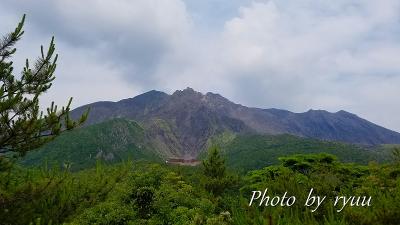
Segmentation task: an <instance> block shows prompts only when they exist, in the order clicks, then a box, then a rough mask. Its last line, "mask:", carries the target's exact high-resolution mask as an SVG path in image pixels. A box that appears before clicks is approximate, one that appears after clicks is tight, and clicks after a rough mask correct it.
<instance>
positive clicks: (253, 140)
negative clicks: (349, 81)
mask: <svg viewBox="0 0 400 225" xmlns="http://www.w3.org/2000/svg"><path fill="white" fill-rule="evenodd" d="M223 149H224V152H225V154H226V158H227V165H228V166H229V167H231V168H235V169H237V170H242V171H249V170H252V169H260V168H263V167H265V166H269V165H273V164H276V163H278V158H279V157H282V156H288V155H292V154H309V153H321V152H325V153H329V154H333V155H335V156H337V157H338V158H339V159H340V160H341V161H343V162H354V163H360V164H367V163H369V162H370V161H378V162H381V161H384V159H385V157H383V156H381V154H380V151H377V150H376V149H365V148H362V147H359V146H356V145H352V144H345V143H340V142H329V141H320V140H317V139H310V138H301V137H296V136H292V135H276V136H262V135H244V136H237V137H236V138H235V139H233V140H232V141H231V142H229V144H227V145H225V146H224V148H223Z"/></svg>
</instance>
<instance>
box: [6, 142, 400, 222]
mask: <svg viewBox="0 0 400 225" xmlns="http://www.w3.org/2000/svg"><path fill="white" fill-rule="evenodd" d="M213 152H214V153H213ZM215 152H217V153H215ZM209 157H210V158H213V159H212V160H209V161H207V162H208V163H206V165H207V166H208V167H209V168H210V169H207V171H208V172H207V173H205V171H206V170H205V168H196V167H194V168H193V167H179V166H167V165H160V164H153V163H148V162H127V163H122V164H114V165H106V166H104V165H102V164H101V163H98V164H97V166H96V167H94V168H91V169H86V170H83V171H80V172H77V173H71V172H69V171H67V170H59V169H57V168H58V167H54V166H53V167H50V166H47V165H43V166H42V167H40V168H31V169H26V168H21V167H14V168H13V169H12V170H10V171H7V172H1V173H0V202H1V203H2V204H0V221H2V224H5V225H7V224H29V223H31V222H32V223H33V224H49V223H50V222H51V223H52V224H193V225H194V224H198V225H200V224H204V225H206V224H238V225H239V224H260V225H262V224H283V225H286V224H290V225H292V224H295V225H296V224H298V225H300V224H311V225H314V224H315V225H318V224H326V225H335V224H340V225H358V224H362V225H395V224H398V221H399V219H400V214H399V212H400V168H399V167H398V165H397V164H394V163H392V164H377V163H370V164H369V165H357V164H348V163H341V162H340V161H338V159H337V158H336V157H335V156H333V155H329V154H325V153H321V154H299V155H290V156H286V157H280V158H279V162H280V163H279V164H275V165H272V166H268V167H265V168H263V169H260V170H253V171H250V172H249V173H248V174H247V175H245V176H240V177H239V178H235V176H233V175H232V174H230V173H229V172H228V171H227V170H225V169H223V167H224V166H223V163H221V162H223V159H222V158H221V155H219V153H218V149H217V148H215V149H213V150H210V155H209ZM211 162H218V163H211ZM211 165H218V166H211ZM213 167H216V168H213ZM211 168H213V169H211ZM201 171H202V172H201ZM236 176H237V175H236ZM216 177H218V178H219V179H221V180H223V179H224V177H229V178H227V180H229V179H231V180H236V182H234V184H232V183H230V184H229V185H228V186H224V190H223V191H222V192H219V193H218V195H215V193H214V192H213V189H209V188H208V187H207V186H205V185H204V184H205V183H206V182H207V181H209V180H213V178H216ZM265 188H268V194H269V195H270V196H274V195H280V196H281V195H282V194H283V192H285V191H287V192H288V195H294V196H296V198H297V201H296V202H298V204H295V205H293V206H291V207H290V208H288V207H281V206H276V207H264V206H257V205H253V206H251V207H250V206H248V203H249V199H250V197H251V193H252V191H254V190H264V189H265ZM311 188H313V189H314V191H315V193H316V194H318V195H321V196H322V195H326V196H327V200H326V201H327V202H326V203H325V204H323V205H322V206H321V207H320V208H319V209H318V210H317V211H316V212H313V213H312V212H311V211H310V209H306V208H305V207H304V205H303V204H301V203H302V202H304V201H305V199H306V198H307V195H308V191H309V190H310V189H311ZM337 195H339V196H342V195H343V196H350V195H354V196H361V195H366V196H372V206H370V207H346V208H344V210H343V211H342V212H340V213H339V212H337V211H336V210H337V209H338V208H337V207H333V206H332V202H331V201H332V199H333V198H334V196H337Z"/></svg>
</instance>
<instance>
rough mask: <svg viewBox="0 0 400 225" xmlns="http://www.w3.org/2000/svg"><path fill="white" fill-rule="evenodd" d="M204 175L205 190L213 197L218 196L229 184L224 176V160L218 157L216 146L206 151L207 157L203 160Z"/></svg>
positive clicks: (218, 151)
mask: <svg viewBox="0 0 400 225" xmlns="http://www.w3.org/2000/svg"><path fill="white" fill-rule="evenodd" d="M203 167H204V171H203V173H204V175H205V176H206V177H207V179H206V183H205V188H206V190H207V191H209V192H211V193H212V194H214V195H220V194H221V193H222V192H223V191H224V190H225V188H226V187H227V186H228V184H229V179H227V175H226V166H225V160H224V159H223V158H222V157H221V155H220V150H219V148H218V147H217V146H212V147H210V149H209V150H208V156H207V158H206V159H205V160H203Z"/></svg>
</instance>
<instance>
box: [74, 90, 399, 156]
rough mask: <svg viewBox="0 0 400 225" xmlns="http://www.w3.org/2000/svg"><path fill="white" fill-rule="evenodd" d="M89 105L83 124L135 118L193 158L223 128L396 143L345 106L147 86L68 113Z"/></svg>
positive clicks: (165, 149) (160, 144) (162, 144)
mask: <svg viewBox="0 0 400 225" xmlns="http://www.w3.org/2000/svg"><path fill="white" fill-rule="evenodd" d="M88 107H91V112H90V115H89V119H88V121H87V125H91V124H96V123H100V122H103V121H106V120H109V119H112V118H127V119H130V120H135V121H137V122H138V123H139V124H140V125H141V126H142V127H143V128H145V130H146V134H145V135H146V137H147V138H148V139H149V140H153V141H154V144H155V146H156V149H157V151H158V153H159V155H161V156H162V157H164V158H165V157H170V156H177V157H196V156H198V155H199V153H200V152H201V151H202V150H204V148H205V147H206V144H207V142H208V141H209V140H210V139H211V138H212V137H214V136H215V135H218V134H221V133H224V132H230V133H235V134H262V135H278V134H291V135H295V136H300V137H309V138H317V139H321V140H331V141H342V142H348V143H353V144H363V145H379V144H395V143H400V134H399V133H397V132H394V131H391V130H388V129H386V128H383V127H380V126H378V125H376V124H373V123H371V122H369V121H367V120H364V119H362V118H359V117H358V116H356V115H354V114H351V113H348V112H345V111H339V112H337V113H330V112H326V111H323V110H310V111H308V112H304V113H293V112H289V111H286V110H279V109H259V108H250V107H246V106H242V105H239V104H235V103H233V102H231V101H229V100H228V99H226V98H224V97H222V96H221V95H218V94H213V93H207V94H202V93H200V92H196V91H194V90H193V89H191V88H187V89H185V90H182V91H176V92H174V93H173V94H172V95H168V94H165V93H163V92H159V91H150V92H147V93H144V94H142V95H139V96H136V97H134V98H130V99H124V100H121V101H118V102H95V103H92V104H89V105H85V106H82V107H79V108H77V109H75V110H73V111H72V116H73V117H75V118H76V117H78V115H80V114H81V113H82V112H83V111H84V110H85V109H86V108H88Z"/></svg>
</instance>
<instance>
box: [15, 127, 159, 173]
mask: <svg viewBox="0 0 400 225" xmlns="http://www.w3.org/2000/svg"><path fill="white" fill-rule="evenodd" d="M144 139H145V138H144V131H143V129H142V128H141V127H140V126H139V125H138V124H137V123H136V122H134V121H131V120H126V119H113V120H109V121H106V122H103V123H100V124H95V125H92V126H88V127H82V128H79V129H75V130H73V131H69V132H66V133H64V134H62V135H60V136H59V137H58V138H57V139H55V140H54V141H52V142H50V143H48V144H46V145H44V146H43V147H42V148H39V149H38V150H36V151H32V152H30V153H28V154H27V155H26V157H25V158H23V160H22V163H23V164H24V165H29V166H32V165H40V164H41V163H43V161H44V160H47V161H49V162H57V163H58V164H61V165H65V164H68V165H70V168H71V170H73V171H77V170H81V169H85V168H91V167H93V166H94V165H95V164H96V160H102V161H103V162H105V163H107V164H111V163H116V162H121V161H122V160H123V159H127V158H131V159H135V160H137V159H141V160H151V161H161V160H160V159H159V158H158V157H157V156H156V155H155V153H154V151H153V150H152V149H151V148H149V147H147V145H146V142H145V140H144Z"/></svg>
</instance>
